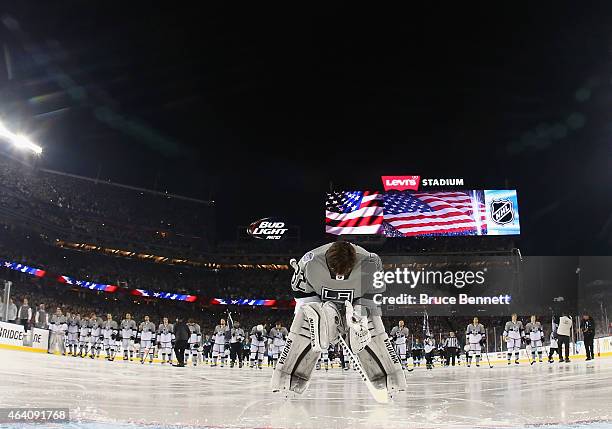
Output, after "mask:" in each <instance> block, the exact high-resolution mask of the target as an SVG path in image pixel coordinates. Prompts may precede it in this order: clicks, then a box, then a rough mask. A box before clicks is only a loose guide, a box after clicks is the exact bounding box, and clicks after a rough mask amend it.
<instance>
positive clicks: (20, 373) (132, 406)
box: [0, 350, 612, 429]
mask: <svg viewBox="0 0 612 429" xmlns="http://www.w3.org/2000/svg"><path fill="white" fill-rule="evenodd" d="M270 375H271V369H269V368H264V369H263V370H252V369H247V368H243V369H238V368H234V369H230V368H227V367H226V368H210V367H207V366H198V367H197V368H193V367H187V368H173V367H168V366H162V365H160V364H152V365H149V364H145V365H141V364H140V363H136V362H122V361H115V362H106V361H104V360H90V359H81V358H74V357H62V356H52V355H47V354H36V353H26V352H20V351H8V350H0V407H68V408H70V410H71V419H72V421H73V423H71V424H70V425H66V427H74V428H77V427H78V428H88V429H108V428H118V429H123V428H128V427H136V426H140V427H147V428H153V427H172V428H183V427H244V428H254V427H269V428H318V429H334V428H403V427H405V428H439V427H460V428H483V427H486V428H489V427H491V428H493V427H499V428H507V427H529V426H538V425H545V424H550V425H552V426H547V429H556V428H562V427H563V428H565V427H575V428H581V429H582V428H588V429H604V428H606V429H607V428H612V424H610V423H609V422H610V421H612V359H599V360H595V361H594V362H584V361H582V360H581V361H578V360H575V361H574V362H572V363H569V364H559V363H555V364H548V363H543V364H536V365H534V366H533V367H531V366H529V365H527V364H522V365H520V366H516V367H515V366H512V367H506V366H505V365H504V366H502V365H499V366H496V367H495V368H492V369H489V368H488V367H486V365H485V366H483V367H480V368H475V367H472V368H465V367H455V368H435V369H434V370H432V371H427V370H425V369H416V370H415V371H413V372H412V373H407V374H406V377H407V380H408V386H409V391H408V392H405V393H403V394H399V395H398V396H397V397H396V398H394V400H393V402H392V403H391V404H389V405H380V404H376V403H374V402H373V401H372V400H371V398H370V396H369V394H368V391H367V389H366V388H365V386H364V385H363V382H362V381H361V380H360V378H359V377H358V376H357V374H356V373H355V372H354V371H348V372H344V371H342V370H340V369H338V368H335V369H332V370H330V371H329V372H327V373H326V372H325V371H317V372H315V374H314V376H313V381H312V383H311V385H310V388H309V390H308V391H307V393H306V394H305V395H304V396H302V397H297V398H291V399H289V400H286V399H285V398H284V397H283V396H281V395H279V394H273V393H272V392H270V390H269V388H268V382H269V379H270ZM0 427H28V426H24V425H13V426H7V425H5V426H2V425H1V424H0ZM29 427H31V426H29ZM36 427H40V426H36ZM45 427H60V426H45Z"/></svg>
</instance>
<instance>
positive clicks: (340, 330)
mask: <svg viewBox="0 0 612 429" xmlns="http://www.w3.org/2000/svg"><path fill="white" fill-rule="evenodd" d="M290 265H291V267H292V268H293V269H294V274H293V277H292V281H291V287H292V289H293V291H294V293H295V298H296V307H295V317H294V319H293V323H292V325H291V329H290V330H289V336H288V337H287V341H286V345H285V348H284V349H283V351H282V353H281V356H280V358H279V360H278V364H277V365H276V369H275V370H274V373H273V376H272V381H271V387H272V390H273V391H280V390H285V391H293V392H296V393H303V392H304V391H305V390H306V389H307V387H308V384H309V381H310V378H311V376H312V372H313V369H314V367H315V365H316V363H317V360H318V358H319V355H320V353H321V351H323V350H327V349H328V347H329V344H330V343H332V344H336V343H337V342H341V343H343V344H344V343H346V346H347V347H348V348H349V349H348V350H347V353H348V352H349V351H350V353H351V355H352V356H354V359H355V364H356V365H357V366H358V367H360V371H363V374H364V375H363V378H364V380H365V381H366V382H367V386H368V389H369V390H370V392H371V393H372V395H373V396H374V397H375V399H376V400H377V401H381V402H386V401H388V394H389V393H390V392H393V391H396V390H405V388H406V379H405V376H404V372H403V371H402V366H401V363H400V360H399V358H398V357H397V355H396V353H395V350H394V349H393V345H392V344H391V341H390V340H389V337H388V335H387V333H386V332H385V328H384V326H383V323H382V319H381V313H380V308H379V307H377V306H376V305H375V303H374V301H373V294H374V293H375V292H383V291H384V284H383V285H381V287H380V288H378V289H377V288H376V287H374V285H375V284H376V282H375V281H374V278H375V276H376V275H378V274H380V273H382V262H381V260H380V258H379V257H378V255H376V254H374V253H370V252H368V251H366V250H365V249H363V248H362V247H359V246H356V245H354V244H351V243H348V242H344V241H338V242H335V243H331V244H326V245H324V246H321V247H318V248H316V249H314V250H312V251H310V252H308V253H306V254H305V255H304V256H303V257H302V258H301V259H300V261H299V262H298V261H296V260H295V259H293V260H291V261H290ZM340 311H344V312H345V315H344V316H343V315H342V314H341V313H340ZM344 320H346V325H345V324H344V323H343V321H344ZM345 326H346V328H347V329H346V328H345ZM345 329H346V331H345ZM343 335H346V338H347V340H348V341H347V340H345V339H344V337H341V336H343ZM383 395H384V398H383Z"/></svg>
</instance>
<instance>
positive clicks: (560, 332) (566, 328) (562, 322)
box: [557, 313, 572, 362]
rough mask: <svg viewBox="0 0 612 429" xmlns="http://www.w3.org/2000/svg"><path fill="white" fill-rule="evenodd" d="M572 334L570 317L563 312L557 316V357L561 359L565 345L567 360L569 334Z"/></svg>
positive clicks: (567, 358)
mask: <svg viewBox="0 0 612 429" xmlns="http://www.w3.org/2000/svg"><path fill="white" fill-rule="evenodd" d="M571 334H572V319H571V318H570V317H568V316H567V314H566V313H563V314H562V315H561V317H560V318H559V326H558V327H557V338H558V339H559V359H560V360H561V362H562V361H563V348H564V347H565V362H569V361H570V360H569V345H570V335H571Z"/></svg>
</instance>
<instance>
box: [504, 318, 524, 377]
mask: <svg viewBox="0 0 612 429" xmlns="http://www.w3.org/2000/svg"><path fill="white" fill-rule="evenodd" d="M524 335H525V332H524V329H523V322H521V321H520V320H518V319H517V315H516V313H513V314H512V320H510V321H508V322H506V326H505V327H504V341H505V342H506V347H507V348H508V365H510V364H511V363H510V361H511V360H512V353H513V352H514V363H515V364H517V365H518V364H519V355H520V351H521V339H522V338H523V336H524Z"/></svg>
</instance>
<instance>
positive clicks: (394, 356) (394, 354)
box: [385, 338, 400, 364]
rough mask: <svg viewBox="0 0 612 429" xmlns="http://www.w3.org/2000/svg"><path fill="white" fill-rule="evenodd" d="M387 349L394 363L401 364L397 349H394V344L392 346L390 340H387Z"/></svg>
mask: <svg viewBox="0 0 612 429" xmlns="http://www.w3.org/2000/svg"><path fill="white" fill-rule="evenodd" d="M385 347H386V348H387V351H388V352H389V355H391V360H392V361H393V363H397V364H399V363H400V361H399V358H398V357H397V353H395V349H394V348H393V344H391V341H389V338H385Z"/></svg>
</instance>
